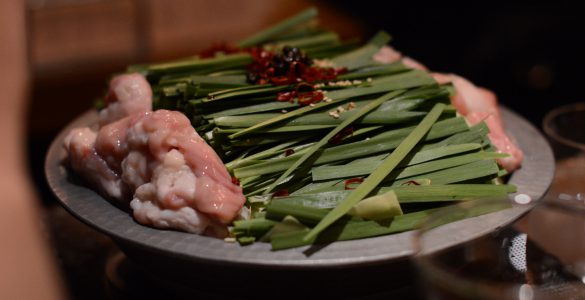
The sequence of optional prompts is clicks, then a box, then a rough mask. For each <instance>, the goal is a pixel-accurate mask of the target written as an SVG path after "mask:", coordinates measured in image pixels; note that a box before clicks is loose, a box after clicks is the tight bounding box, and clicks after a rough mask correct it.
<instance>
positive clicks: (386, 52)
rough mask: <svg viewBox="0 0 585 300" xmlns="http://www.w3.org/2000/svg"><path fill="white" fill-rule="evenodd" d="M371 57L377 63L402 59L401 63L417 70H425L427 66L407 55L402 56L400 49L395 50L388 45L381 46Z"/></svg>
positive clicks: (387, 62) (388, 62)
mask: <svg viewBox="0 0 585 300" xmlns="http://www.w3.org/2000/svg"><path fill="white" fill-rule="evenodd" d="M373 59H374V60H375V61H377V62H379V63H383V64H390V63H393V62H397V61H399V60H400V61H402V63H403V64H404V65H405V66H406V67H407V68H410V69H417V70H423V71H427V70H428V69H427V67H425V66H424V65H423V64H421V63H420V62H418V61H416V60H414V59H412V58H410V57H408V56H404V55H402V53H400V51H397V50H396V49H394V48H392V47H390V46H383V47H382V48H380V50H379V51H378V52H376V54H374V56H373Z"/></svg>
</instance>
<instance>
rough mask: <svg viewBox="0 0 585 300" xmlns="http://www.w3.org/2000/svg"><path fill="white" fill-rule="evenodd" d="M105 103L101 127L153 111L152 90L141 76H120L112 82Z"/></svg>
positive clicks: (101, 114) (101, 112) (100, 118)
mask: <svg viewBox="0 0 585 300" xmlns="http://www.w3.org/2000/svg"><path fill="white" fill-rule="evenodd" d="M105 103H106V105H107V106H106V108H104V109H102V110H101V111H100V113H99V124H100V126H103V125H105V124H108V123H111V122H114V121H117V120H120V119H122V118H124V117H127V116H130V115H132V114H135V113H140V112H145V111H151V110H152V89H151V87H150V84H149V83H148V81H146V78H144V76H143V75H141V74H138V73H131V74H123V75H118V76H116V77H114V78H113V79H112V80H111V81H110V87H109V89H108V93H107V94H106V97H105Z"/></svg>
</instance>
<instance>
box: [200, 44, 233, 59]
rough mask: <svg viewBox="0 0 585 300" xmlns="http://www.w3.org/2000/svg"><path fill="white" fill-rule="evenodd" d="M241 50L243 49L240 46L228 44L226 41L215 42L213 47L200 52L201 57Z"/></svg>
mask: <svg viewBox="0 0 585 300" xmlns="http://www.w3.org/2000/svg"><path fill="white" fill-rule="evenodd" d="M241 51H242V50H241V49H240V48H238V47H237V46H234V45H231V44H228V43H226V42H216V43H213V45H211V47H209V48H207V49H204V50H202V51H201V52H199V57H201V58H209V57H214V56H215V55H216V54H217V53H225V54H230V53H237V52H241Z"/></svg>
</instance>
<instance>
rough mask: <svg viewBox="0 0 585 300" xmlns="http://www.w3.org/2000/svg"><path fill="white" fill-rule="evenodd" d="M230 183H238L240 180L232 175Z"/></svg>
mask: <svg viewBox="0 0 585 300" xmlns="http://www.w3.org/2000/svg"><path fill="white" fill-rule="evenodd" d="M232 183H233V184H235V185H240V180H239V179H237V178H236V177H235V176H232Z"/></svg>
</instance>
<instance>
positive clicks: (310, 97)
mask: <svg viewBox="0 0 585 300" xmlns="http://www.w3.org/2000/svg"><path fill="white" fill-rule="evenodd" d="M323 98H324V96H323V93H321V92H319V91H314V92H306V93H302V94H299V100H298V102H299V105H310V104H313V103H318V102H321V101H322V100H323Z"/></svg>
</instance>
